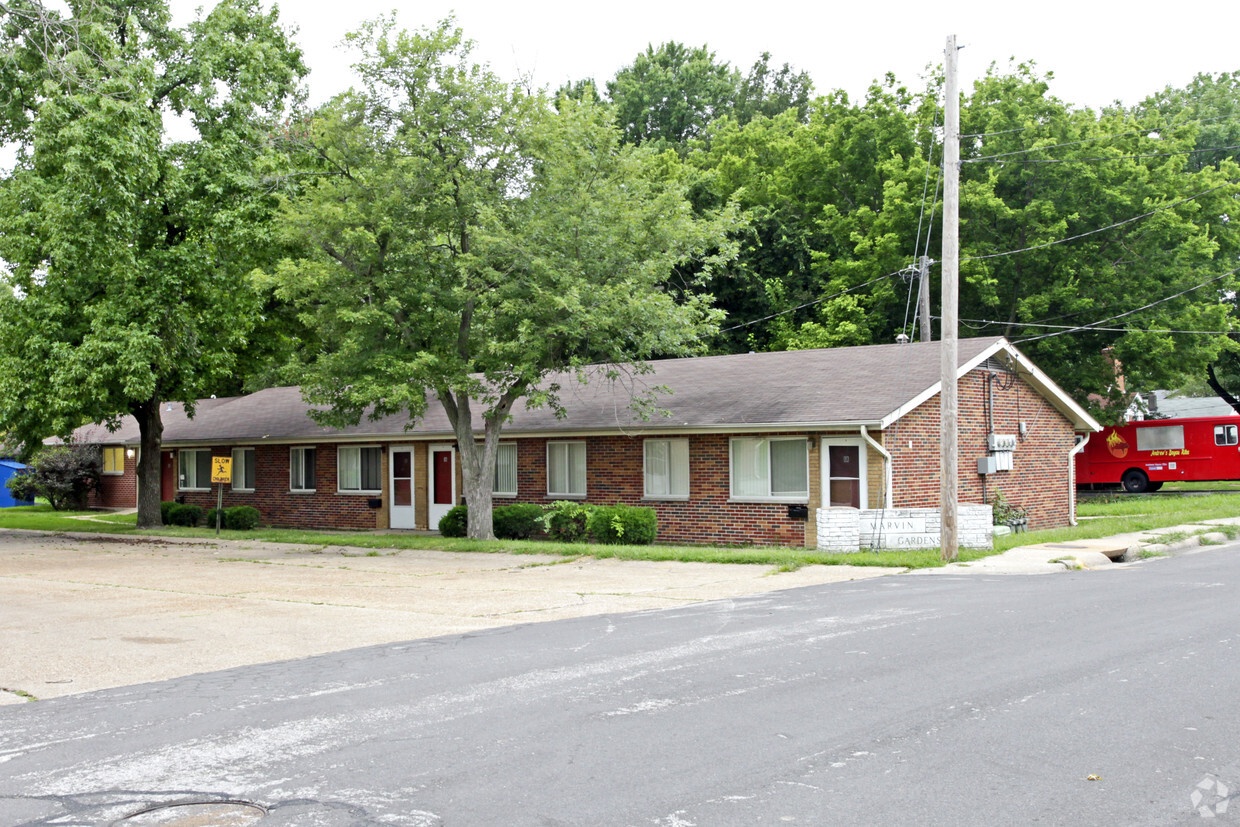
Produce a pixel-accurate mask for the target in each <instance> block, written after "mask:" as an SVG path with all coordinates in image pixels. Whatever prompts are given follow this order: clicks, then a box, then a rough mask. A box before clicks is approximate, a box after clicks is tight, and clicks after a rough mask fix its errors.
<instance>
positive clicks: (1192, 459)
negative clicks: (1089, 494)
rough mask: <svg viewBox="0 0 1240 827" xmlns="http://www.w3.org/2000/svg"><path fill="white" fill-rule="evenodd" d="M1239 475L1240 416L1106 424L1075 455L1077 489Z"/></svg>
mask: <svg viewBox="0 0 1240 827" xmlns="http://www.w3.org/2000/svg"><path fill="white" fill-rule="evenodd" d="M1237 479H1240V416H1222V417H1218V416H1203V417H1194V418H1192V419H1147V420H1144V421H1141V422H1129V423H1127V424H1124V425H1117V426H1114V427H1108V428H1104V429H1102V431H1101V432H1100V433H1096V434H1093V435H1092V436H1090V438H1089V444H1088V445H1086V446H1085V448H1084V449H1083V450H1082V451H1081V452H1080V453H1079V454H1077V455H1076V484H1077V487H1079V488H1108V487H1115V486H1121V487H1123V489H1124V490H1125V491H1128V492H1130V493H1133V494H1139V493H1140V492H1142V491H1157V490H1158V489H1159V488H1162V484H1163V483H1164V482H1173V481H1176V480H1237Z"/></svg>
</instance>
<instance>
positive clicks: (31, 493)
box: [5, 471, 40, 503]
mask: <svg viewBox="0 0 1240 827" xmlns="http://www.w3.org/2000/svg"><path fill="white" fill-rule="evenodd" d="M5 485H7V486H8V488H9V493H10V494H12V495H13V499H14V500H16V501H17V502H19V503H33V502H34V498H35V497H38V496H40V495H39V486H38V484H36V483H35V479H34V475H33V474H31V473H29V472H27V471H20V472H18V473H16V474H14V475H13V476H11V477H9V479H8V482H6V483H5Z"/></svg>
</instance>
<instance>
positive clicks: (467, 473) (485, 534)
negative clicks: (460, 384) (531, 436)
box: [436, 382, 526, 540]
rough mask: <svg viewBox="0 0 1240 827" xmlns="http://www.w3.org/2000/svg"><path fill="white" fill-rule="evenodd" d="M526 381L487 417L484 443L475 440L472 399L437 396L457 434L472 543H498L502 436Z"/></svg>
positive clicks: (446, 393)
mask: <svg viewBox="0 0 1240 827" xmlns="http://www.w3.org/2000/svg"><path fill="white" fill-rule="evenodd" d="M525 389H526V385H525V383H524V382H517V383H515V384H514V385H513V386H512V387H510V388H509V389H508V390H507V391H505V392H504V393H503V395H502V396H500V398H499V401H497V402H496V403H495V406H494V407H492V408H491V410H489V411H487V412H486V413H485V414H484V415H483V421H484V422H485V425H484V427H483V435H482V443H481V444H479V443H478V441H477V440H476V439H475V438H474V425H473V414H472V412H471V405H470V399H469V397H468V396H466V395H464V394H462V395H461V396H460V397H459V398H458V397H456V396H454V395H453V394H452V392H451V391H447V390H440V391H439V392H438V393H437V394H436V395H437V396H438V397H439V402H440V404H442V405H443V409H444V412H445V413H446V414H447V415H448V421H449V422H451V423H452V432H453V433H454V434H456V452H457V456H459V457H460V458H461V481H462V484H463V486H464V488H465V502H466V504H467V505H468V506H469V517H468V522H467V524H466V525H467V529H466V536H468V537H469V539H471V540H494V539H495V523H494V520H493V519H492V515H491V502H492V497H491V490H492V488H493V485H492V483H493V482H494V481H495V456H496V454H497V453H498V451H499V434H500V430H501V429H502V428H503V427H504V422H505V420H507V419H508V412H509V411H511V410H512V406H513V404H514V403H515V402H516V401H517V399H519V398H521V396H522V395H523V394H524V393H525Z"/></svg>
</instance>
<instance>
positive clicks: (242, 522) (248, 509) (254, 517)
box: [224, 505, 263, 531]
mask: <svg viewBox="0 0 1240 827" xmlns="http://www.w3.org/2000/svg"><path fill="white" fill-rule="evenodd" d="M262 519H263V515H262V514H260V513H259V512H258V509H257V508H255V507H254V506H252V505H234V506H233V507H232V508H225V509H224V528H228V529H232V530H233V531H252V530H253V529H256V528H258V524H259V523H260V522H262Z"/></svg>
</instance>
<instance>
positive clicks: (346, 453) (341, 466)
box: [336, 445, 383, 494]
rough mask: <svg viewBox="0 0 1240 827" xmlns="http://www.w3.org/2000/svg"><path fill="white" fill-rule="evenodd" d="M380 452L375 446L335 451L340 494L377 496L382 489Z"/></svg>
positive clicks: (348, 446) (341, 448) (350, 446)
mask: <svg viewBox="0 0 1240 827" xmlns="http://www.w3.org/2000/svg"><path fill="white" fill-rule="evenodd" d="M382 464H383V459H382V452H381V451H380V450H379V447H378V446H377V445H375V446H353V445H347V446H341V447H340V448H338V449H336V477H337V482H336V485H337V488H338V489H339V490H340V491H342V492H348V493H355V494H360V493H366V494H377V493H379V491H380V490H381V489H382V488H383V482H382V479H383V475H382V474H381V473H380V472H381V469H382Z"/></svg>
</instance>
